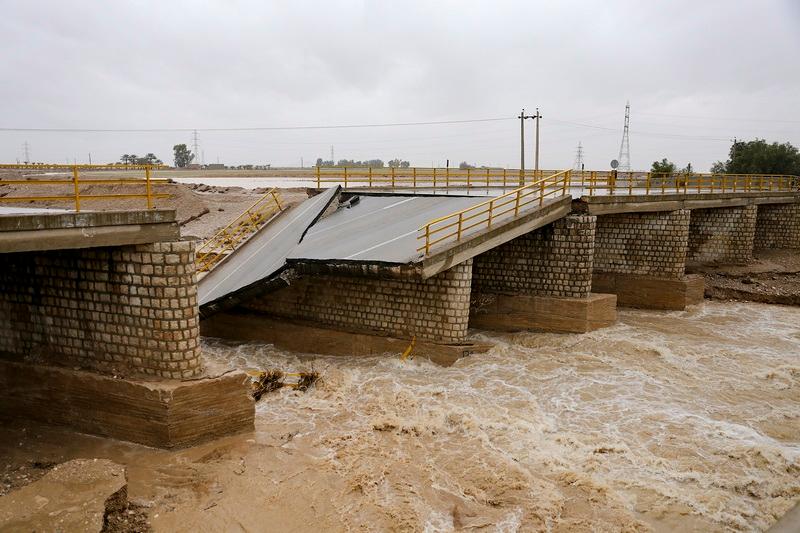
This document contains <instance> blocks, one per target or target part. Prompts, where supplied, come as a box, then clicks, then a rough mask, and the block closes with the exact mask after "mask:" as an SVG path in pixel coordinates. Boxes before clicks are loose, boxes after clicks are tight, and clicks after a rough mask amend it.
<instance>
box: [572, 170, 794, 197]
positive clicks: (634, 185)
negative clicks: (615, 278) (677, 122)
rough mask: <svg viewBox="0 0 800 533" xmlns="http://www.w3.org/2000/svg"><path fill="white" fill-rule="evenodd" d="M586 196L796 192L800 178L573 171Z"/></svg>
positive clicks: (574, 180) (752, 175) (576, 182)
mask: <svg viewBox="0 0 800 533" xmlns="http://www.w3.org/2000/svg"><path fill="white" fill-rule="evenodd" d="M573 185H575V186H577V185H580V186H582V187H583V189H584V191H583V192H584V194H587V193H588V196H597V195H606V194H611V195H614V194H628V195H642V194H643V195H645V196H650V195H654V194H689V193H730V192H745V193H746V192H770V191H797V190H798V186H799V185H800V177H798V176H790V175H785V174H713V173H700V172H691V173H685V172H672V173H666V172H664V173H661V172H617V173H614V172H613V171H584V172H581V171H573Z"/></svg>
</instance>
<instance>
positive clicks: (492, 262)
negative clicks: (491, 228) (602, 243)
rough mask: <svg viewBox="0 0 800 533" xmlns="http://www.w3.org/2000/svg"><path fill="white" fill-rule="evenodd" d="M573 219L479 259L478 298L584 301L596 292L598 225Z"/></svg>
mask: <svg viewBox="0 0 800 533" xmlns="http://www.w3.org/2000/svg"><path fill="white" fill-rule="evenodd" d="M596 219H597V217H595V216H592V215H569V216H567V217H564V218H562V219H560V220H557V221H555V222H553V223H552V224H549V225H547V226H545V227H543V228H539V229H537V230H535V231H532V232H530V233H527V234H525V235H522V236H520V237H517V238H516V239H513V240H511V241H509V242H507V243H505V244H503V245H501V246H498V247H497V248H493V249H491V250H489V251H487V252H484V253H482V254H480V255H478V256H477V257H475V259H474V263H473V266H472V288H473V290H474V291H475V292H482V293H501V294H529V295H538V296H560V297H573V298H585V297H587V296H589V293H590V292H591V290H592V265H593V259H594V239H595V223H596Z"/></svg>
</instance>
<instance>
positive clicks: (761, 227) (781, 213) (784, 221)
mask: <svg viewBox="0 0 800 533" xmlns="http://www.w3.org/2000/svg"><path fill="white" fill-rule="evenodd" d="M754 247H755V249H757V250H763V249H791V250H800V203H798V202H794V203H784V204H760V205H759V206H758V215H757V216H756V227H755V237H754Z"/></svg>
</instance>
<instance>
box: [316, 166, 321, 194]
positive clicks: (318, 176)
mask: <svg viewBox="0 0 800 533" xmlns="http://www.w3.org/2000/svg"><path fill="white" fill-rule="evenodd" d="M314 172H315V173H316V175H317V189H321V188H322V187H321V186H320V182H321V180H320V175H319V165H317V169H316V170H315V171H314Z"/></svg>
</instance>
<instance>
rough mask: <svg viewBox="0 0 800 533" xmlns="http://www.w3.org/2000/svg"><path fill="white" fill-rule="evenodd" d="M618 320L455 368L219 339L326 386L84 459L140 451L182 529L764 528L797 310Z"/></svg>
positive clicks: (92, 443)
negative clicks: (233, 426) (314, 374)
mask: <svg viewBox="0 0 800 533" xmlns="http://www.w3.org/2000/svg"><path fill="white" fill-rule="evenodd" d="M619 318H620V320H619V323H618V324H617V325H615V326H614V327H612V328H608V329H605V330H601V331H596V332H593V333H589V334H584V335H556V334H538V333H519V334H514V335H497V334H491V335H489V334H481V333H475V335H477V336H478V337H480V338H483V339H484V340H486V339H488V340H491V341H493V342H495V343H496V344H497V346H496V347H495V348H494V349H492V350H491V351H490V352H489V353H487V354H482V355H476V356H473V357H471V358H467V359H464V360H461V361H459V362H458V363H457V364H456V365H454V366H453V367H450V368H443V367H438V366H436V365H433V364H431V363H429V362H428V361H426V360H413V361H406V362H403V361H401V360H400V359H399V358H398V357H396V356H394V357H391V356H385V357H376V358H343V357H338V358H333V357H318V356H309V357H297V356H294V355H287V354H285V353H281V352H279V351H276V350H275V349H274V348H273V347H271V346H265V345H256V344H242V345H238V346H231V345H226V344H222V343H220V342H218V341H215V340H214V339H206V341H205V349H206V354H207V357H209V358H210V359H212V360H214V361H216V362H218V363H221V364H224V365H229V366H232V367H239V368H280V369H284V370H296V369H308V368H312V367H313V368H314V369H315V370H318V371H319V372H320V373H321V374H322V377H323V381H322V382H321V383H319V384H318V385H317V386H316V387H315V388H312V389H311V390H309V391H308V392H306V393H300V392H296V391H292V390H289V389H282V390H280V391H278V392H275V393H271V394H268V395H267V396H265V397H264V398H263V399H262V400H261V401H260V402H259V403H258V404H257V421H256V433H255V434H254V435H253V434H249V435H245V436H240V437H232V438H229V439H223V440H222V441H219V442H216V443H211V444H208V445H204V446H201V447H198V448H194V449H191V450H185V451H180V452H165V451H156V450H150V449H147V448H142V447H138V446H133V445H127V444H120V443H113V442H110V441H103V440H100V439H90V438H88V437H86V438H84V441H79V442H77V443H76V445H75V446H76V448H75V450H74V451H72V452H68V453H67V455H77V456H83V457H109V458H111V459H114V460H116V461H119V462H122V463H124V464H127V465H128V468H129V477H130V481H131V485H130V489H129V490H130V493H131V497H133V498H144V499H146V500H150V501H152V502H153V506H152V507H151V508H150V509H149V510H148V512H149V514H150V518H151V520H152V522H153V525H154V526H155V527H156V529H157V530H165V531H175V530H181V531H240V530H246V531H453V530H457V531H461V530H480V531H506V532H512V531H648V530H655V531H739V530H744V531H763V530H764V529H766V528H767V527H768V526H769V525H770V524H772V523H773V522H774V521H775V520H776V518H777V517H778V516H780V515H781V514H783V513H784V512H786V511H787V510H788V509H789V508H791V507H792V505H793V503H794V502H795V501H796V500H797V499H798V498H800V309H798V308H792V307H781V306H770V305H762V304H739V303H719V302H706V303H705V304H704V305H703V306H699V307H697V308H694V309H691V310H689V311H685V312H672V313H663V312H652V311H632V310H622V311H621V312H620V313H619ZM13 438H15V439H16V438H17V436H16V435H15V436H14V437H13ZM19 438H20V440H23V439H22V437H19ZM31 438H32V437H31ZM45 440H47V439H45ZM14 442H15V441H14ZM15 444H16V442H15ZM37 445H38V446H39V447H40V452H41V453H47V451H48V449H58V450H62V448H59V447H58V446H56V444H53V445H52V446H50V447H49V448H48V446H46V445H45V444H44V443H39V444H37Z"/></svg>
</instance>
